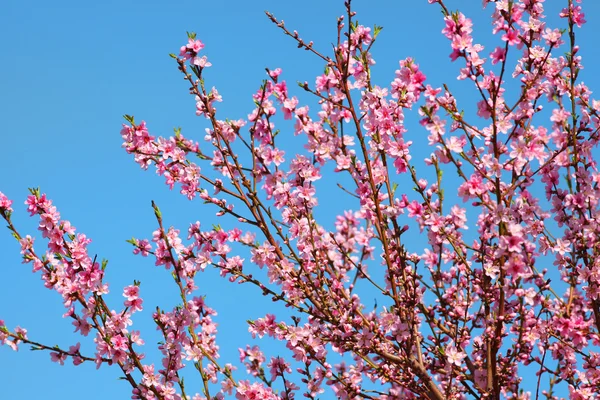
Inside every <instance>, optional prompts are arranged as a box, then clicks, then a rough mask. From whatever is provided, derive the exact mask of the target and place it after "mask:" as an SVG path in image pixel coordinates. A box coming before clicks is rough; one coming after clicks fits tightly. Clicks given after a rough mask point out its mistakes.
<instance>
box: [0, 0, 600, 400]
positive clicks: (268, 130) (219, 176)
mask: <svg viewBox="0 0 600 400" xmlns="http://www.w3.org/2000/svg"><path fill="white" fill-rule="evenodd" d="M429 3H435V4H433V6H436V7H439V8H440V9H441V11H442V13H443V18H444V22H445V27H444V29H443V31H442V33H443V34H444V35H445V36H446V37H447V38H448V40H449V43H450V47H451V56H450V57H451V59H452V61H453V62H454V65H458V67H459V75H458V79H460V80H465V81H468V82H470V84H472V85H473V86H474V88H475V89H476V91H477V93H478V94H479V96H480V99H479V100H478V103H477V106H476V110H475V109H474V108H475V107H472V105H471V104H462V103H461V101H460V96H459V95H458V94H457V93H452V92H451V91H450V89H449V88H448V86H446V85H438V84H437V83H434V82H431V83H429V82H428V81H427V80H426V76H425V75H424V73H423V72H421V70H420V69H419V65H418V64H417V62H416V61H415V60H412V59H410V58H407V59H405V60H402V61H400V64H399V69H398V70H397V71H396V74H395V78H394V79H393V81H392V82H391V83H390V84H389V85H387V86H386V87H382V86H378V85H377V84H376V83H375V82H373V81H372V77H371V70H372V66H373V64H374V60H373V59H372V57H371V48H372V46H373V45H374V43H375V42H376V39H377V36H378V34H379V33H380V31H381V28H380V27H377V26H375V27H374V28H373V29H371V28H368V27H365V26H362V25H360V24H359V23H358V22H357V21H356V17H355V13H354V12H353V11H352V8H351V4H350V1H346V3H345V7H346V9H345V15H344V16H343V17H340V18H339V19H338V22H337V27H338V30H337V31H338V36H337V41H336V44H335V46H334V48H333V51H332V52H331V54H328V53H324V52H320V51H318V50H316V48H315V47H314V46H313V43H312V42H306V41H304V40H303V39H302V38H300V36H299V35H298V34H297V33H296V32H295V31H290V30H288V28H287V27H286V26H285V24H284V23H283V21H280V20H278V19H276V18H275V17H274V16H273V15H271V14H267V16H268V17H269V18H270V20H271V21H272V22H273V23H274V24H276V25H277V27H279V28H280V30H281V31H282V32H283V33H284V34H285V35H288V36H290V37H291V38H292V39H293V40H294V41H295V42H296V44H297V46H298V47H300V48H302V49H305V50H307V52H308V53H310V54H312V56H313V57H317V58H319V59H320V60H321V61H322V63H323V65H324V68H325V69H324V73H323V74H321V75H320V76H318V77H317V78H316V81H315V82H314V84H309V83H301V84H299V86H298V87H296V88H295V89H292V88H288V85H287V84H286V82H285V81H284V80H283V79H282V78H283V76H284V74H282V71H281V70H279V69H275V70H267V79H266V80H265V81H264V82H263V84H262V85H260V88H259V89H258V90H257V91H256V93H255V94H254V95H253V99H254V102H255V108H254V109H253V110H252V111H251V112H250V114H249V115H248V117H247V118H246V119H240V120H232V119H228V118H226V117H224V116H222V115H220V113H219V112H218V111H217V103H218V102H220V101H221V96H220V95H219V93H218V91H217V89H215V88H214V87H213V88H212V89H209V86H211V85H209V84H207V80H206V78H205V71H206V70H207V68H209V67H210V66H211V64H210V62H209V60H208V58H207V56H206V55H204V44H203V43H202V42H201V41H200V40H199V39H197V38H196V37H195V35H194V34H189V35H188V36H189V37H188V43H187V44H185V45H184V46H183V47H182V48H181V50H180V52H179V54H178V55H173V58H174V59H175V62H176V64H177V66H178V68H179V70H180V71H181V73H183V76H184V78H185V79H186V80H187V82H188V83H189V86H190V93H191V94H192V95H193V96H194V97H195V102H196V114H197V115H198V116H201V117H203V118H205V119H206V121H207V123H208V125H209V128H208V129H207V130H206V137H205V140H206V142H207V143H203V144H201V143H199V142H198V141H196V140H195V139H192V138H188V137H184V135H183V134H182V133H181V131H176V133H175V136H172V137H168V138H166V137H156V136H154V135H152V134H151V133H150V130H149V128H148V127H147V125H146V123H145V122H136V120H135V119H134V118H133V117H131V116H126V117H125V118H126V120H127V124H125V125H124V126H123V129H122V131H121V135H122V137H123V141H124V143H123V147H124V148H125V150H126V151H127V152H128V153H130V154H132V155H133V157H134V159H135V161H136V162H137V163H138V164H139V165H140V166H141V167H142V168H144V169H148V168H151V167H153V168H156V170H157V172H158V173H159V174H160V175H162V176H163V177H164V178H165V180H166V184H167V185H168V186H169V187H170V188H171V189H173V188H175V187H177V188H178V190H179V191H180V192H181V194H182V195H184V196H186V197H187V198H189V199H190V200H192V201H198V200H200V201H203V202H204V203H207V204H210V205H207V207H210V206H212V207H214V208H216V210H217V212H218V215H219V216H221V217H222V220H223V223H222V225H219V226H214V227H212V228H205V227H204V226H202V225H201V224H200V222H195V223H192V224H191V225H190V226H189V228H188V229H187V233H182V232H181V231H180V230H179V229H176V228H174V227H168V226H165V225H164V224H163V216H162V213H161V211H160V209H159V207H158V206H157V205H156V204H154V203H153V208H154V214H155V217H156V224H157V228H156V230H155V231H154V232H153V233H152V238H151V239H132V240H131V241H130V243H131V245H132V246H133V252H134V253H135V254H139V255H141V256H144V257H149V258H151V259H153V260H154V262H155V264H156V265H159V266H164V268H166V269H167V270H168V271H169V272H170V274H171V276H172V279H173V282H174V284H175V286H176V288H177V292H178V294H179V298H180V302H179V304H178V305H177V306H176V307H174V308H173V309H171V310H163V309H161V308H157V309H156V311H155V312H154V314H153V319H154V322H155V324H156V326H157V329H158V330H159V332H160V333H161V335H162V336H163V341H162V342H161V343H160V344H159V346H158V351H159V352H160V354H161V357H162V362H161V363H160V364H157V365H155V364H154V363H152V362H148V361H147V359H146V354H145V353H146V352H151V351H153V350H154V349H152V348H151V347H150V346H148V345H147V344H145V343H144V340H143V338H144V334H143V333H142V332H140V331H138V330H136V329H135V325H134V326H133V327H132V325H133V322H132V315H133V314H135V313H136V312H138V311H140V310H142V308H143V300H142V297H141V293H142V292H141V291H140V282H137V281H136V282H134V284H133V285H130V286H127V287H125V288H124V289H123V292H122V293H123V296H124V297H125V301H124V303H123V304H122V305H118V304H116V303H115V299H114V298H111V297H110V296H107V295H108V292H109V290H108V285H107V284H106V283H105V282H104V280H103V278H104V271H105V268H106V264H105V263H104V262H101V261H99V260H97V259H96V257H94V256H92V255H91V254H89V253H88V250H87V245H88V243H89V242H90V240H89V239H88V238H87V237H86V236H85V235H84V234H82V233H78V232H76V231H75V229H74V228H73V227H72V226H71V224H70V223H69V222H68V221H66V220H63V219H61V216H60V214H59V213H58V211H57V210H56V208H55V207H54V206H53V205H52V201H51V200H49V199H48V198H47V197H46V195H44V194H42V193H41V192H40V191H39V190H38V189H31V194H30V195H29V197H27V200H26V202H25V203H26V205H27V210H28V211H29V212H30V214H31V215H32V216H34V215H36V216H38V218H39V220H40V222H39V230H40V231H41V234H42V237H43V238H44V239H46V242H47V248H46V249H45V250H42V251H40V250H37V249H34V239H33V237H31V236H30V235H26V234H23V233H21V232H20V230H19V229H18V228H17V227H16V226H15V225H14V223H13V221H12V219H11V215H12V213H13V208H12V207H13V202H12V201H11V200H9V199H8V198H7V197H6V196H5V195H3V194H2V193H0V215H1V216H2V217H3V218H4V220H5V221H6V222H7V224H8V229H9V230H10V231H11V232H12V234H13V236H14V237H15V238H16V239H17V240H18V242H19V243H20V247H21V254H22V255H23V260H24V262H26V263H28V264H30V265H31V266H32V267H33V271H34V272H35V273H38V274H41V276H42V279H43V281H44V284H45V286H46V287H47V288H48V289H51V290H55V291H57V292H58V293H60V295H61V296H62V299H63V302H64V306H65V308H66V310H67V311H66V313H65V317H67V318H70V319H71V321H72V323H73V325H74V327H75V330H76V331H77V332H79V333H81V335H83V336H84V337H85V340H89V341H93V344H94V346H95V352H93V353H90V354H86V353H85V351H84V350H83V349H82V348H81V347H80V345H79V344H76V345H73V346H71V347H68V348H61V347H59V346H49V345H45V344H43V343H41V342H40V341H38V340H37V339H35V340H34V339H32V338H29V337H28V333H27V330H25V329H23V328H21V327H15V328H12V327H9V326H6V324H5V323H4V322H3V321H1V320H0V343H2V344H4V345H7V346H9V347H11V348H13V349H17V347H18V346H19V345H23V344H27V345H31V346H32V347H33V348H34V349H41V350H48V351H49V354H50V357H51V359H52V360H53V361H56V362H59V363H61V364H63V363H64V362H66V361H70V362H73V363H74V364H75V365H79V364H81V363H87V362H91V363H95V364H96V365H97V366H98V367H100V366H101V365H104V364H106V365H110V366H112V367H115V368H119V369H120V370H121V371H122V374H123V377H124V379H125V380H126V381H127V382H128V383H129V384H130V385H131V388H132V394H133V398H136V399H183V398H192V399H194V400H198V399H221V398H225V397H227V396H235V398H237V399H292V398H295V397H299V396H305V397H307V398H311V399H316V398H322V397H326V396H332V395H335V397H336V398H341V399H358V398H365V399H411V398H415V399H420V398H424V399H437V400H441V399H463V398H473V399H500V398H511V399H529V398H536V399H537V398H540V396H543V397H545V398H548V399H551V398H557V396H559V393H563V394H565V393H568V395H569V396H570V397H571V398H575V399H591V398H594V396H596V394H597V393H599V392H600V372H599V371H600V370H599V368H600V353H598V345H599V344H600V337H599V333H600V296H599V294H600V247H599V245H598V243H600V238H599V236H600V222H599V221H598V215H599V214H598V212H599V210H598V208H599V207H598V198H600V188H599V182H600V173H599V172H598V170H597V165H596V161H595V156H594V151H595V147H596V146H597V144H598V130H599V129H600V115H599V112H600V102H599V101H595V100H593V99H592V98H591V97H590V94H591V92H590V90H589V89H588V88H587V87H586V86H585V85H584V84H583V83H582V82H581V81H580V80H579V79H578V78H579V72H580V70H581V68H582V66H581V58H580V57H579V56H578V50H579V48H578V45H577V42H576V40H575V31H576V29H577V28H578V27H581V25H582V24H584V23H585V19H584V14H583V13H582V11H581V6H580V5H578V4H577V3H578V2H573V1H572V0H568V1H567V0H565V1H564V3H565V7H564V9H563V10H562V11H561V13H560V17H561V18H562V19H563V21H564V29H562V30H561V29H558V28H555V27H550V26H547V25H546V23H545V16H544V8H543V5H544V4H543V3H544V2H543V0H515V1H510V0H499V1H495V2H494V1H490V0H484V1H483V3H484V4H483V5H484V7H485V6H488V7H491V8H493V15H492V29H493V34H494V35H496V40H497V46H496V47H495V48H492V49H489V48H484V46H483V45H481V44H478V43H477V42H476V41H475V39H474V38H473V36H472V35H471V33H472V23H471V20H470V19H469V18H468V17H467V16H465V15H464V14H463V13H461V12H451V11H450V10H449V9H448V8H447V6H446V5H445V3H444V1H442V0H439V1H435V0H429ZM563 53H564V55H562V54H563ZM511 59H512V60H513V62H510V61H509V60H511ZM299 92H308V93H309V94H310V95H311V96H312V97H313V98H314V100H315V101H314V104H315V105H317V110H316V111H315V110H314V109H312V108H309V106H308V105H304V104H301V103H300V100H299V99H298V96H296V95H294V93H299ZM469 107H471V108H469ZM474 111H476V116H474V117H472V118H469V117H468V115H469V114H470V113H471V112H474ZM410 112H413V113H418V115H419V118H420V123H421V125H422V126H423V127H424V130H426V132H427V133H428V137H427V140H428V144H429V146H430V147H431V151H430V155H429V156H428V157H427V159H426V160H425V163H424V164H423V165H421V164H418V163H417V162H416V161H415V159H413V157H412V155H414V149H413V147H414V146H413V147H411V145H412V144H413V142H414V141H415V140H417V139H416V138H417V137H418V136H419V135H423V132H422V131H421V132H419V131H409V130H407V129H406V127H405V124H404V121H405V114H406V113H410ZM280 115H282V117H283V120H282V118H280ZM285 120H292V121H293V123H294V125H293V133H294V134H295V135H296V136H300V137H301V138H303V141H304V148H303V149H301V150H300V151H298V149H297V148H293V149H292V151H291V152H290V150H289V149H288V148H287V147H290V146H288V145H287V144H286V143H288V141H289V140H291V139H290V138H286V135H287V133H280V131H279V130H277V129H276V127H275V124H276V123H277V124H278V126H279V125H280V124H283V126H285V124H286V122H285ZM286 129H287V128H286ZM289 130H292V128H290V129H289ZM290 136H291V135H290ZM294 140H295V139H294ZM326 175H327V176H329V177H328V178H327V179H329V180H331V181H332V182H337V183H338V185H339V186H340V189H341V190H343V192H344V193H345V194H346V195H347V196H348V198H349V202H348V204H350V205H353V206H355V207H354V208H353V209H351V210H348V211H345V212H343V213H340V215H338V216H337V217H336V219H335V224H334V226H332V227H330V228H328V227H326V225H325V224H324V223H321V222H319V218H318V217H317V205H318V197H317V194H318V188H319V185H320V182H321V181H323V180H324V179H326V178H325V177H326ZM444 188H446V191H444ZM453 190H456V192H457V194H458V195H457V196H455V195H453ZM320 201H321V202H324V201H325V202H327V201H331V200H330V199H321V200H320ZM468 228H469V229H468ZM421 233H423V241H422V243H421V244H419V245H415V241H412V240H411V235H413V236H414V234H421ZM245 254H247V255H248V257H246V259H245V258H244V255H245ZM206 268H216V269H218V270H219V272H220V274H221V275H222V277H223V278H225V279H226V280H228V281H230V282H231V284H233V283H235V284H244V285H250V286H254V287H255V288H256V295H257V296H260V295H265V296H268V297H269V298H271V299H272V300H273V302H275V303H281V304H283V305H285V307H286V312H284V313H283V314H281V315H275V314H273V313H271V312H268V311H267V312H266V313H265V315H264V317H262V318H259V319H256V320H253V321H248V330H249V332H250V334H251V335H252V336H253V337H260V338H263V337H265V339H264V340H268V339H266V337H269V338H271V339H270V340H275V341H279V342H282V343H284V344H285V346H286V347H287V350H288V351H287V352H286V353H281V354H274V355H273V356H272V357H270V359H269V360H268V361H267V355H265V353H264V352H263V350H261V348H260V347H259V346H247V347H246V348H242V349H240V362H241V363H242V364H243V366H244V368H245V369H246V373H244V371H239V370H237V367H236V365H235V363H234V361H233V360H221V359H220V354H219V347H218V345H217V344H218V343H219V338H218V335H217V329H216V324H215V322H214V318H213V317H214V315H215V311H214V309H213V307H214V308H215V309H218V304H214V305H213V304H211V305H210V306H209V305H208V304H206V303H205V299H204V298H203V296H202V287H201V285H198V279H199V278H198V277H199V276H201V272H202V271H204V270H205V269H206ZM199 286H200V287H199ZM373 293H374V294H375V295H374V296H375V297H376V301H377V304H378V305H376V306H375V307H373V306H372V305H371V304H370V303H368V301H365V298H366V297H368V296H371V297H369V298H372V297H373ZM244 368H242V369H244ZM190 375H195V376H196V377H199V380H200V385H199V386H198V387H189V385H188V386H186V385H185V381H184V377H186V376H190ZM524 376H531V377H532V378H533V379H530V380H528V381H527V382H524V381H523V377H524Z"/></svg>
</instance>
